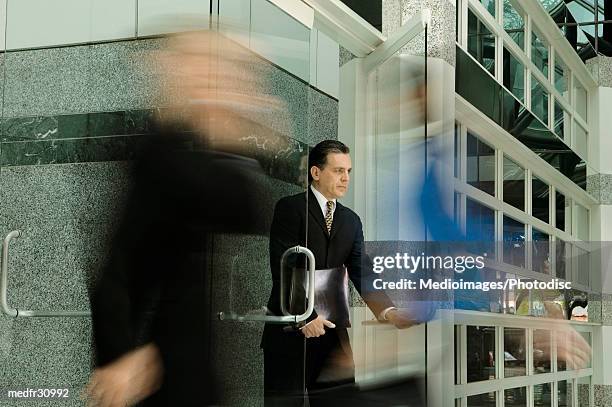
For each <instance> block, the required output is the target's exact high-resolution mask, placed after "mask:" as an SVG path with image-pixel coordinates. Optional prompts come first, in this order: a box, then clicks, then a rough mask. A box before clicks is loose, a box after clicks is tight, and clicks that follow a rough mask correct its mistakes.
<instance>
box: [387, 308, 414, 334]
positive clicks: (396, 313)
mask: <svg viewBox="0 0 612 407" xmlns="http://www.w3.org/2000/svg"><path fill="white" fill-rule="evenodd" d="M385 318H386V319H387V321H389V322H390V323H392V324H393V325H395V327H396V328H398V329H405V328H410V327H411V326H413V325H416V324H417V322H416V320H415V319H414V317H413V316H412V314H411V312H410V311H409V310H407V309H397V308H396V309H391V310H389V311H387V314H386V315H385Z"/></svg>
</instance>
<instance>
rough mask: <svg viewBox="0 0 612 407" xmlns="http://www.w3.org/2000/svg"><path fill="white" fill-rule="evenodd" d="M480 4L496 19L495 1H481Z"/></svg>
mask: <svg viewBox="0 0 612 407" xmlns="http://www.w3.org/2000/svg"><path fill="white" fill-rule="evenodd" d="M480 4H482V5H483V6H484V8H486V9H487V11H488V12H489V14H491V15H492V16H493V17H495V0H480Z"/></svg>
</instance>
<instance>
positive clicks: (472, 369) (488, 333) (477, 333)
mask: <svg viewBox="0 0 612 407" xmlns="http://www.w3.org/2000/svg"><path fill="white" fill-rule="evenodd" d="M467 354H468V357H467V381H468V383H471V382H479V381H482V380H491V379H495V378H496V376H495V327H493V326H468V327H467ZM474 405H478V404H474Z"/></svg>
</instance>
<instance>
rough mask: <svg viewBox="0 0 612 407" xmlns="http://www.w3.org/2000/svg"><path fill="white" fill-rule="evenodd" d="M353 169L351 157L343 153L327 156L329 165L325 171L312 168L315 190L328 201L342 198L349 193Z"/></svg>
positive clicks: (325, 166) (325, 167) (326, 165)
mask: <svg viewBox="0 0 612 407" xmlns="http://www.w3.org/2000/svg"><path fill="white" fill-rule="evenodd" d="M351 169H352V164H351V156H350V155H348V154H341V153H330V154H328V155H327V163H326V164H325V165H324V166H323V169H321V168H319V167H316V166H313V167H311V168H310V174H311V175H312V179H313V182H314V183H315V188H317V190H319V192H321V193H322V194H323V195H324V196H325V197H326V198H327V199H329V200H332V199H338V198H342V197H343V196H344V194H346V191H348V186H349V181H350V176H349V174H350V172H351Z"/></svg>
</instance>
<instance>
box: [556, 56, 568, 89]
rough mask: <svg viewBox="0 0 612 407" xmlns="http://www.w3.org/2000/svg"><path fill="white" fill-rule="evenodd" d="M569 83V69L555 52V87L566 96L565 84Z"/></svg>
mask: <svg viewBox="0 0 612 407" xmlns="http://www.w3.org/2000/svg"><path fill="white" fill-rule="evenodd" d="M568 83H569V70H568V69H567V66H566V65H565V62H563V60H562V59H561V57H559V55H557V54H555V88H556V89H557V90H558V91H559V93H561V95H563V96H564V97H565V98H567V84H568Z"/></svg>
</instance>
